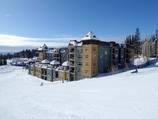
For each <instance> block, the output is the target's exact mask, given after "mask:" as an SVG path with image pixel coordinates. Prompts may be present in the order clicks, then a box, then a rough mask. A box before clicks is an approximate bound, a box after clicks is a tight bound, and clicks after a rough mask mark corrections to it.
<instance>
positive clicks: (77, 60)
mask: <svg viewBox="0 0 158 119" xmlns="http://www.w3.org/2000/svg"><path fill="white" fill-rule="evenodd" d="M82 47H83V46H82V42H77V41H76V40H72V41H70V43H69V46H68V49H69V73H70V74H69V75H70V76H69V80H70V81H74V80H79V79H82V78H83V76H82V65H83V63H82V62H83V59H82V57H83V48H82Z"/></svg>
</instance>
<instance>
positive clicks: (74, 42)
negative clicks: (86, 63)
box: [69, 40, 82, 46]
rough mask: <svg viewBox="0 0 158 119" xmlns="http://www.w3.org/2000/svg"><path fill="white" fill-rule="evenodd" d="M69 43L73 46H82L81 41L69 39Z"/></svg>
mask: <svg viewBox="0 0 158 119" xmlns="http://www.w3.org/2000/svg"><path fill="white" fill-rule="evenodd" d="M69 44H70V45H73V46H82V42H77V41H76V40H71V41H70V42H69Z"/></svg>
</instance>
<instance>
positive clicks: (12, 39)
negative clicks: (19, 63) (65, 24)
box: [0, 34, 78, 47]
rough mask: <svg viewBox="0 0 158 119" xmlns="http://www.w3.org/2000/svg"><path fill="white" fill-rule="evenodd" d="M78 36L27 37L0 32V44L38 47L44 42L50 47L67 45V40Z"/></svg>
mask: <svg viewBox="0 0 158 119" xmlns="http://www.w3.org/2000/svg"><path fill="white" fill-rule="evenodd" d="M72 39H78V38H75V37H73V38H28V37H21V36H14V35H6V34H0V45H1V46H31V47H39V46H41V45H42V44H44V43H46V44H47V45H48V46H50V47H61V46H67V45H68V42H69V40H72Z"/></svg>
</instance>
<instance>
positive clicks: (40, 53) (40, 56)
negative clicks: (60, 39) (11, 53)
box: [37, 44, 48, 62]
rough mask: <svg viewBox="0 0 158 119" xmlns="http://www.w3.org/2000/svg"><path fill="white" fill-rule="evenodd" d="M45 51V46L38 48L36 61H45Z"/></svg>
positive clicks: (46, 49) (46, 48)
mask: <svg viewBox="0 0 158 119" xmlns="http://www.w3.org/2000/svg"><path fill="white" fill-rule="evenodd" d="M47 51H48V47H47V45H46V44H44V45H43V46H41V47H40V48H38V59H37V60H38V61H39V62H41V61H43V60H45V59H47Z"/></svg>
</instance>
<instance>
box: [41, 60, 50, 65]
mask: <svg viewBox="0 0 158 119" xmlns="http://www.w3.org/2000/svg"><path fill="white" fill-rule="evenodd" d="M41 63H42V64H49V63H50V62H49V60H47V59H45V60H43V61H42V62H41Z"/></svg>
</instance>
